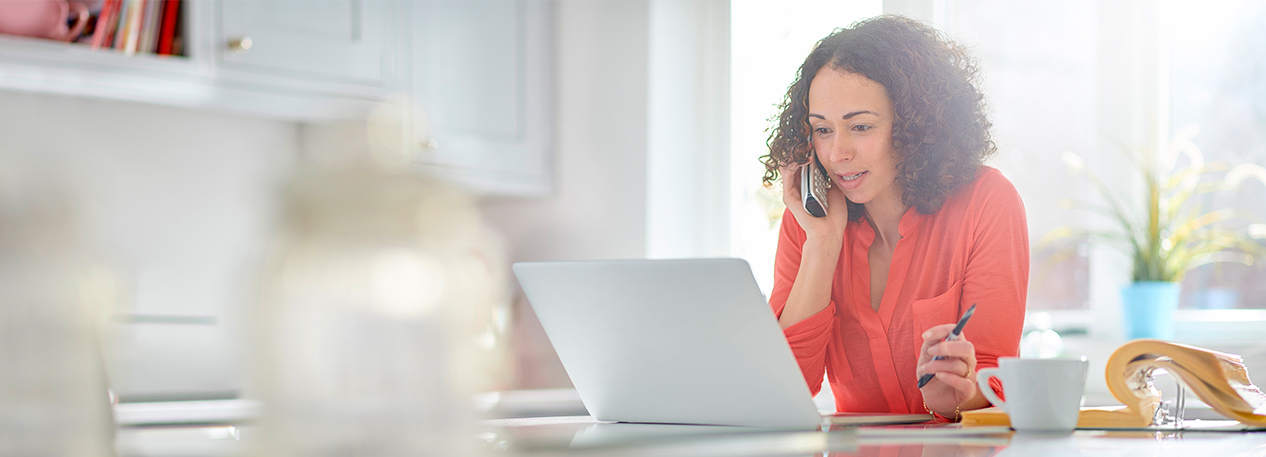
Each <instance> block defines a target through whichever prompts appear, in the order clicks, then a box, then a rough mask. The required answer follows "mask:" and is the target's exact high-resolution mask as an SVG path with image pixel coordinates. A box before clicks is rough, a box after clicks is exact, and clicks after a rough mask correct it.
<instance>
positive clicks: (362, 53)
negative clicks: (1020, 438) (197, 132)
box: [217, 0, 385, 85]
mask: <svg viewBox="0 0 1266 457" xmlns="http://www.w3.org/2000/svg"><path fill="white" fill-rule="evenodd" d="M217 7H218V10H219V11H218V13H219V18H220V21H219V27H218V32H219V35H218V37H217V39H218V45H219V51H218V58H219V63H220V64H221V65H222V66H223V67H225V68H231V69H235V70H243V71H253V72H262V73H272V74H276V75H279V76H291V77H297V78H307V79H313V78H316V79H325V80H332V81H341V82H349V83H360V84H371V85H378V84H381V83H382V81H383V79H384V62H385V59H384V57H385V49H384V46H383V29H384V17H383V4H382V2H376V1H363V0H308V1H301V2H300V1H223V2H219V3H217ZM247 40H249V44H246V43H245V42H246V41H247Z"/></svg>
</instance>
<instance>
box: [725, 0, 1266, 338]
mask: <svg viewBox="0 0 1266 457" xmlns="http://www.w3.org/2000/svg"><path fill="white" fill-rule="evenodd" d="M883 3H884V2H879V1H872V2H851V3H846V4H836V3H834V2H822V3H821V4H818V3H811V2H799V3H796V5H786V4H777V5H775V4H772V3H770V4H766V3H758V2H749V1H741V0H740V1H735V2H733V5H732V26H731V27H732V46H733V57H732V64H733V66H732V69H733V70H732V94H733V95H732V97H733V98H732V110H733V114H732V121H731V128H732V130H731V131H732V134H731V135H732V139H731V144H732V150H733V162H732V165H731V167H732V168H731V169H732V177H731V182H732V185H731V186H732V195H733V196H734V197H733V199H732V206H731V214H732V223H731V227H732V228H731V239H732V240H733V241H732V253H733V254H734V255H736V256H739V257H743V258H746V259H748V260H749V261H750V262H751V263H752V265H753V270H754V271H755V273H756V275H757V279H758V280H759V281H761V286H762V288H763V289H764V290H766V291H768V290H769V288H770V286H771V285H772V284H771V282H772V263H773V258H774V252H775V250H776V241H777V229H778V219H779V218H780V216H781V213H782V205H781V196H780V195H779V193H778V189H776V188H775V189H763V188H761V187H760V176H761V173H763V169H762V168H761V166H760V164H759V163H758V162H757V157H759V156H761V155H763V154H765V152H766V151H765V138H766V136H767V135H768V132H767V130H766V129H767V128H768V127H769V126H770V125H771V123H770V122H768V119H769V118H770V117H772V116H773V115H775V114H776V113H777V110H776V108H775V106H774V105H775V104H777V103H778V102H779V101H780V100H781V97H782V95H783V93H784V92H785V90H786V88H787V85H788V84H790V82H791V80H792V78H793V76H794V72H795V69H796V67H797V66H798V65H799V63H800V61H801V59H803V58H804V56H805V54H807V52H808V50H809V49H810V47H811V46H812V45H813V43H814V42H815V41H816V40H817V39H820V38H821V37H823V36H825V35H826V34H827V33H829V32H830V30H831V29H832V28H834V27H838V26H846V25H848V24H850V23H852V22H853V21H855V20H857V19H861V18H864V17H869V16H872V15H875V14H880V13H881V12H882V11H881V10H883V9H884V8H888V9H889V10H890V11H891V7H893V6H894V5H896V6H902V7H910V5H915V6H916V7H915V8H912V11H918V10H919V8H918V6H920V5H921V6H923V7H926V8H923V10H925V11H926V12H927V15H928V17H917V16H916V18H917V19H922V20H926V21H929V22H933V23H934V24H935V25H936V26H938V27H939V28H941V29H942V30H944V31H945V32H946V33H947V34H948V35H949V36H950V38H951V39H953V40H955V41H957V42H959V43H961V44H964V45H966V46H967V47H968V48H969V51H970V52H971V54H972V55H973V56H974V57H975V58H976V59H977V60H978V63H979V64H980V67H981V74H982V77H983V81H982V85H983V87H982V88H983V90H984V91H985V93H986V97H987V99H988V101H989V102H990V105H991V119H992V121H993V123H994V128H993V135H994V140H995V142H996V143H997V145H998V148H999V156H998V157H997V158H996V159H995V160H994V161H993V162H992V163H990V165H992V166H994V167H997V168H999V169H1000V170H1002V172H1003V173H1004V174H1005V175H1006V176H1007V177H1008V178H1009V179H1010V180H1011V181H1012V182H1013V183H1014V184H1015V185H1016V187H1017V189H1018V190H1019V192H1020V194H1021V196H1022V197H1023V199H1024V201H1025V206H1026V208H1027V210H1028V222H1029V234H1030V240H1031V243H1032V248H1033V258H1032V262H1031V265H1032V273H1031V277H1030V282H1029V284H1030V287H1029V303H1028V305H1029V309H1030V311H1048V312H1050V313H1051V314H1052V315H1053V316H1054V317H1055V318H1056V319H1055V320H1056V326H1057V328H1060V327H1061V326H1065V327H1071V328H1078V329H1081V330H1085V331H1089V332H1090V333H1091V334H1092V335H1094V334H1099V335H1101V336H1111V335H1113V332H1119V320H1120V317H1119V312H1120V311H1119V290H1120V287H1121V286H1122V285H1124V284H1125V283H1127V282H1128V281H1129V276H1128V275H1129V267H1128V266H1129V263H1128V262H1129V261H1128V259H1127V258H1125V256H1124V255H1123V254H1120V253H1116V252H1114V251H1113V250H1112V249H1110V248H1104V247H1095V246H1083V247H1082V248H1080V249H1078V250H1075V251H1057V250H1054V249H1046V248H1045V246H1043V245H1042V243H1041V240H1042V239H1043V237H1044V235H1047V234H1048V233H1049V232H1051V231H1052V230H1053V229H1055V228H1057V227H1060V226H1066V225H1072V226H1094V227H1100V228H1105V227H1107V224H1108V222H1107V221H1106V220H1103V219H1101V218H1098V217H1097V216H1094V215H1093V214H1091V213H1089V212H1087V211H1079V210H1076V209H1074V208H1071V207H1070V205H1069V202H1070V201H1082V202H1089V201H1099V200H1100V199H1101V197H1100V196H1099V194H1098V193H1097V192H1096V191H1095V190H1094V189H1093V188H1091V187H1090V186H1088V185H1087V184H1086V182H1085V181H1084V180H1083V179H1082V178H1081V177H1078V176H1074V175H1072V174H1070V173H1067V172H1065V166H1064V165H1063V164H1062V162H1061V155H1062V154H1063V153H1064V152H1066V151H1068V152H1074V153H1077V154H1079V155H1080V156H1081V157H1082V158H1083V159H1084V160H1085V161H1086V162H1087V166H1088V168H1090V169H1091V170H1093V171H1094V172H1095V173H1097V174H1099V175H1100V176H1107V177H1111V180H1110V181H1111V182H1110V183H1109V186H1110V187H1112V188H1113V190H1114V191H1116V192H1120V193H1121V194H1122V195H1131V196H1133V195H1135V194H1137V193H1138V192H1140V190H1139V189H1140V188H1141V187H1140V186H1139V183H1138V182H1137V179H1138V178H1135V177H1133V171H1132V170H1131V168H1129V167H1130V164H1129V162H1128V160H1127V159H1126V157H1125V155H1124V154H1122V153H1120V152H1121V146H1123V145H1125V146H1142V145H1147V144H1156V142H1157V140H1158V139H1162V138H1164V139H1167V138H1169V136H1170V135H1171V134H1172V132H1174V131H1176V130H1177V129H1178V128H1181V127H1183V126H1187V125H1191V124H1195V125H1198V126H1199V128H1200V131H1201V133H1200V134H1199V136H1198V137H1196V138H1195V139H1194V143H1196V145H1197V146H1199V147H1200V148H1201V150H1202V152H1203V153H1204V154H1205V157H1206V159H1207V160H1209V161H1218V160H1224V161H1228V162H1233V163H1257V164H1263V165H1266V34H1262V33H1261V30H1266V4H1263V3H1261V2H1257V1H1251V0H1232V1H1226V2H1190V1H1178V0H1165V1H1162V2H1099V1H1094V0H1061V1H1047V2H1023V3H1019V4H1017V3H1015V2H1002V1H993V0H925V1H904V2H889V3H890V4H889V5H884V4H883ZM897 4H900V5H897ZM916 4H917V5H916ZM827 8H837V9H835V10H833V11H828V10H827ZM787 11H794V13H788V12H787ZM810 11H812V13H809V12H810ZM1205 198H1206V201H1204V204H1205V205H1206V206H1207V207H1231V208H1237V209H1241V210H1244V211H1246V212H1252V213H1254V214H1255V215H1256V217H1257V218H1259V221H1262V220H1266V206H1264V205H1262V204H1261V202H1262V201H1266V183H1261V182H1257V181H1253V180H1249V181H1246V182H1245V184H1243V185H1242V186H1241V187H1240V189H1239V191H1238V192H1236V193H1234V194H1224V195H1217V196H1207V197H1205ZM1183 290H1184V292H1183V296H1182V299H1181V305H1180V307H1181V308H1183V309H1184V310H1186V311H1183V312H1184V313H1187V314H1184V315H1183V317H1182V318H1181V320H1195V321H1200V322H1205V323H1207V324H1208V325H1205V326H1204V327H1201V325H1204V324H1186V323H1185V324H1183V325H1184V326H1185V328H1187V329H1188V330H1189V331H1187V332H1186V333H1185V335H1186V336H1190V337H1192V338H1194V339H1192V340H1188V341H1197V342H1199V341H1207V340H1208V338H1214V339H1218V338H1221V339H1220V340H1219V341H1232V340H1234V341H1244V340H1246V339H1251V340H1260V338H1261V336H1260V335H1257V333H1252V332H1250V331H1248V330H1247V329H1248V328H1249V327H1245V326H1244V325H1246V324H1247V323H1248V322H1250V321H1251V322H1258V321H1261V320H1263V319H1262V317H1263V316H1266V311H1244V312H1243V313H1240V314H1234V313H1231V314H1226V313H1225V312H1222V311H1220V310H1219V311H1211V310H1216V309H1220V308H1241V309H1243V308H1252V309H1262V308H1266V268H1262V267H1261V266H1260V265H1258V266H1252V267H1249V266H1243V265H1235V264H1215V265H1209V266H1203V267H1200V268H1198V269H1196V270H1194V271H1192V272H1191V273H1190V274H1189V275H1188V276H1187V278H1186V279H1185V281H1184V283H1183ZM1193 313H1194V314H1193ZM1201 313H1203V314H1201ZM1198 327H1199V328H1201V329H1202V330H1200V331H1199V332H1196V331H1194V330H1191V329H1195V328H1198ZM1183 328H1184V327H1180V329H1179V336H1178V337H1179V339H1180V340H1184V338H1186V336H1184V331H1183ZM1233 328H1243V329H1246V330H1245V331H1244V332H1238V333H1237V331H1230V330H1231V329H1233ZM1258 333H1260V332H1258ZM1197 334H1199V335H1203V336H1200V337H1199V338H1196V337H1195V336H1194V335H1197ZM1215 334H1217V335H1218V336H1216V337H1214V336H1212V335H1215Z"/></svg>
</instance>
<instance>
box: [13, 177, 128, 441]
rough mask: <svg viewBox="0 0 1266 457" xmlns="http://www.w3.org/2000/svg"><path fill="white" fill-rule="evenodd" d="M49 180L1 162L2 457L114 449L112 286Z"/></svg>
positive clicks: (65, 198) (67, 205) (68, 206)
mask: <svg viewBox="0 0 1266 457" xmlns="http://www.w3.org/2000/svg"><path fill="white" fill-rule="evenodd" d="M47 178H48V176H45V174H44V173H39V172H38V170H30V169H27V168H25V167H21V166H14V164H5V165H4V166H0V455H4V456H9V455H14V456H17V455H21V456H63V455H66V456H108V455H113V447H112V439H113V424H112V419H111V412H110V405H109V395H108V393H107V390H106V385H105V373H104V368H103V364H102V359H101V355H102V354H101V350H100V346H99V340H98V336H97V335H98V329H99V325H100V323H101V321H102V319H101V314H100V312H101V309H100V308H99V306H101V305H102V304H103V300H102V299H103V297H102V295H101V294H100V293H101V292H102V291H103V289H102V288H100V287H95V286H99V285H100V282H99V281H95V280H94V278H97V279H99V277H97V276H95V275H93V274H92V273H91V270H90V269H89V266H90V263H89V262H88V259H87V256H86V255H85V253H84V250H83V249H82V246H81V244H80V240H79V238H80V237H79V230H78V228H77V224H76V217H75V210H74V206H75V205H74V202H73V200H72V199H71V198H69V196H68V195H66V194H65V193H63V192H62V191H61V190H60V189H59V188H58V187H57V186H56V184H55V183H56V180H55V179H47Z"/></svg>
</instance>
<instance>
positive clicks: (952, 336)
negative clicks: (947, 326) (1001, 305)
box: [919, 303, 976, 389]
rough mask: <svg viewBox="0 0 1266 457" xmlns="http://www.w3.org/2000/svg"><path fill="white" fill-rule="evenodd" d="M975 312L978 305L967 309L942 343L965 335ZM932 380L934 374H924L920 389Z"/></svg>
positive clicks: (934, 358)
mask: <svg viewBox="0 0 1266 457" xmlns="http://www.w3.org/2000/svg"><path fill="white" fill-rule="evenodd" d="M974 312H976V304H975V303H972V304H971V308H967V312H965V313H963V317H961V318H959V319H958V325H955V326H954V331H952V332H950V334H949V335H946V336H945V339H943V340H941V341H954V340H956V339H958V336H959V335H961V334H963V326H965V325H967V319H971V315H972V313H974ZM944 359H945V357H942V356H939V355H938V356H936V357H932V360H944ZM931 380H932V373H924V374H923V376H920V377H919V388H920V389H922V388H923V386H925V385H927V383H928V382H929V381H931Z"/></svg>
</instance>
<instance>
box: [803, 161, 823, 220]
mask: <svg viewBox="0 0 1266 457" xmlns="http://www.w3.org/2000/svg"><path fill="white" fill-rule="evenodd" d="M829 188H830V182H829V181H827V180H826V173H824V172H823V171H822V165H820V164H819V163H818V158H817V156H813V157H811V158H810V159H809V163H808V164H805V166H803V167H800V195H801V197H802V198H801V200H802V201H803V202H804V210H805V211H807V212H808V213H809V214H810V215H812V216H814V217H826V206H827V204H826V190H827V189H829Z"/></svg>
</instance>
